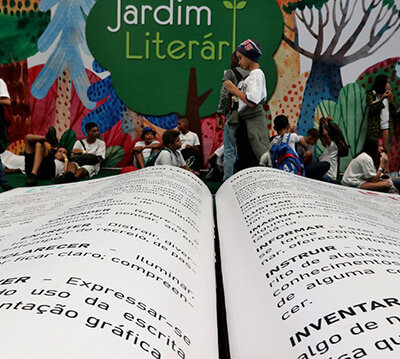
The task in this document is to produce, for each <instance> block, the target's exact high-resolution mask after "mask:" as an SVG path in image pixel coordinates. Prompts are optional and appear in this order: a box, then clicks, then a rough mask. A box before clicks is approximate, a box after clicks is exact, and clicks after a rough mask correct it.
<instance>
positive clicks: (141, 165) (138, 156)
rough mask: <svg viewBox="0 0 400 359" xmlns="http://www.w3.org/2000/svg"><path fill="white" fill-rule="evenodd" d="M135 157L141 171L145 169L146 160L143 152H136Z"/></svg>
mask: <svg viewBox="0 0 400 359" xmlns="http://www.w3.org/2000/svg"><path fill="white" fill-rule="evenodd" d="M134 156H135V158H136V163H137V166H138V168H139V169H141V168H144V167H145V166H144V158H143V153H142V152H141V151H135V153H134Z"/></svg>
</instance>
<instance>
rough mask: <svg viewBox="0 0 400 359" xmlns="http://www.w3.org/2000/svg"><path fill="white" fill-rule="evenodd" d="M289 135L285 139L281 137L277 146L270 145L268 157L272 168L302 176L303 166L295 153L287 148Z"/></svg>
mask: <svg viewBox="0 0 400 359" xmlns="http://www.w3.org/2000/svg"><path fill="white" fill-rule="evenodd" d="M289 139H290V134H289V136H287V139H286V140H284V137H282V139H281V142H280V143H279V144H275V145H272V147H271V148H270V150H269V151H270V155H271V161H272V167H273V168H277V169H280V170H282V171H285V172H290V173H294V174H296V175H300V176H304V165H303V162H302V161H301V159H300V157H299V155H298V154H297V152H296V151H294V150H293V148H291V147H290V146H289Z"/></svg>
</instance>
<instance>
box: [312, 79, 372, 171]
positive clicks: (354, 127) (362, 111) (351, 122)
mask: <svg viewBox="0 0 400 359" xmlns="http://www.w3.org/2000/svg"><path fill="white" fill-rule="evenodd" d="M365 99H366V92H365V90H364V89H363V88H362V87H361V86H360V85H358V84H357V83H352V84H348V85H346V86H345V87H343V88H342V90H341V91H340V93H339V99H338V103H335V102H333V101H330V100H328V101H323V102H321V103H320V104H319V105H318V107H317V109H316V114H317V118H320V117H322V116H330V117H332V118H333V119H334V120H335V122H336V123H337V124H338V125H339V127H340V128H341V129H342V131H343V134H344V136H345V139H346V142H347V143H348V144H349V145H350V146H351V147H350V151H349V152H350V153H349V156H347V157H342V158H341V159H340V171H341V172H342V171H344V170H345V169H346V167H347V165H348V164H349V162H350V161H351V160H352V159H353V157H355V155H356V154H357V153H359V152H360V151H361V150H362V147H363V145H364V141H365V134H366V130H367V104H366V101H365ZM320 151H322V150H321V148H320V149H319V152H320Z"/></svg>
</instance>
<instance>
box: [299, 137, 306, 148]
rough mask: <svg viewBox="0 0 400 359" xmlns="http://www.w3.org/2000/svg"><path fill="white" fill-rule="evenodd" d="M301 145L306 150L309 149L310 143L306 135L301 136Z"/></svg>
mask: <svg viewBox="0 0 400 359" xmlns="http://www.w3.org/2000/svg"><path fill="white" fill-rule="evenodd" d="M299 145H300V146H301V147H303V148H304V149H305V150H307V149H308V143H307V142H306V140H305V139H304V137H301V138H299Z"/></svg>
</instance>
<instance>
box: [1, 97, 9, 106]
mask: <svg viewBox="0 0 400 359" xmlns="http://www.w3.org/2000/svg"><path fill="white" fill-rule="evenodd" d="M0 105H3V106H10V105H11V99H10V98H9V97H0Z"/></svg>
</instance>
